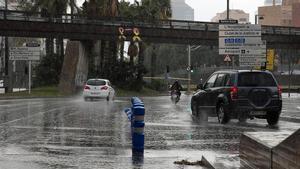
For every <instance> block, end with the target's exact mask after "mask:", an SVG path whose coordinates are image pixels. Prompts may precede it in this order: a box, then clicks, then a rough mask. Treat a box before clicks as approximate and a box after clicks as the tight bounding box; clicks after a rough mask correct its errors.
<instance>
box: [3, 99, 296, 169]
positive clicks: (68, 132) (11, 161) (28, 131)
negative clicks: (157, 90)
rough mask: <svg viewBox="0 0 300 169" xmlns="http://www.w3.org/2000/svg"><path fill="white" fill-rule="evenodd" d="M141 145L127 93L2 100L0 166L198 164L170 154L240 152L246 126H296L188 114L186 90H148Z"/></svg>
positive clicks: (194, 156)
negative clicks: (135, 139) (171, 93)
mask: <svg viewBox="0 0 300 169" xmlns="http://www.w3.org/2000/svg"><path fill="white" fill-rule="evenodd" d="M142 100H143V101H144V103H145V108H146V116H145V122H146V127H145V153H144V158H141V159H139V161H135V160H133V159H132V155H131V154H132V153H131V133H130V122H129V121H128V119H127V116H126V114H125V113H124V112H123V110H124V108H126V107H130V98H116V100H115V101H113V102H112V101H111V102H107V101H105V100H96V101H88V102H85V101H83V98H81V97H76V98H67V99H64V98H51V99H23V100H22V99H18V100H1V101H0V169H96V168H97V169H98V168H101V169H102V168H103V169H110V168H120V169H121V168H122V169H123V168H145V169H147V168H149V169H150V168H151V169H155V168H159V169H160V168H175V169H177V168H178V169H181V168H188V169H189V168H202V167H199V166H183V165H177V164H174V162H175V161H180V160H189V161H197V160H201V156H202V155H205V154H210V153H211V152H213V153H222V154H228V155H237V154H238V150H239V148H238V147H239V137H240V135H241V134H242V133H243V132H252V131H284V130H296V129H297V128H299V127H300V125H299V123H290V122H285V121H280V123H279V125H278V127H275V128H270V127H268V126H267V123H266V121H265V120H251V121H249V122H247V123H246V124H240V123H238V122H237V121H236V120H232V121H231V122H230V123H229V124H227V125H221V124H218V122H217V119H216V118H209V122H208V123H207V124H201V123H200V122H198V121H197V120H196V119H194V118H193V117H192V115H191V110H190V106H189V102H190V98H189V96H185V95H183V96H182V99H181V100H180V101H179V103H178V104H177V105H174V104H172V103H171V101H170V98H169V97H167V96H161V97H145V98H142Z"/></svg>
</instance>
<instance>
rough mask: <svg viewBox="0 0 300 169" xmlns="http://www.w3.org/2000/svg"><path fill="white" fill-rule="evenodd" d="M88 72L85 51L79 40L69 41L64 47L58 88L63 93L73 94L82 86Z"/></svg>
mask: <svg viewBox="0 0 300 169" xmlns="http://www.w3.org/2000/svg"><path fill="white" fill-rule="evenodd" d="M87 74H88V57H87V52H86V50H85V48H84V46H83V45H82V43H81V42H79V41H69V42H68V43H67V47H66V54H65V57H64V63H63V68H62V72H61V77H60V82H59V90H60V92H61V93H63V94H73V93H75V92H76V89H77V87H79V86H82V85H83V83H84V82H85V81H86V78H87Z"/></svg>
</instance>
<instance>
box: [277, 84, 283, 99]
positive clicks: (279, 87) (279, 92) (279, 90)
mask: <svg viewBox="0 0 300 169" xmlns="http://www.w3.org/2000/svg"><path fill="white" fill-rule="evenodd" d="M277 89H278V95H279V97H281V94H282V87H281V86H278V88H277Z"/></svg>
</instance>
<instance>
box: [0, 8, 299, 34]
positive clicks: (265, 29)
mask: <svg viewBox="0 0 300 169" xmlns="http://www.w3.org/2000/svg"><path fill="white" fill-rule="evenodd" d="M5 19H6V20H14V21H31V22H51V23H66V24H68V23H72V24H92V25H105V26H128V27H130V26H136V27H145V28H161V29H183V30H202V31H214V32H217V31H219V23H215V22H197V21H184V20H159V21H147V20H146V21H145V20H137V19H133V18H121V17H113V18H112V17H98V18H94V19H91V18H88V17H86V16H84V15H78V14H75V15H70V14H62V15H61V17H60V18H54V17H42V13H40V12H25V11H14V10H0V20H5ZM262 34H276V35H278V34H279V35H300V28H296V27H282V26H262Z"/></svg>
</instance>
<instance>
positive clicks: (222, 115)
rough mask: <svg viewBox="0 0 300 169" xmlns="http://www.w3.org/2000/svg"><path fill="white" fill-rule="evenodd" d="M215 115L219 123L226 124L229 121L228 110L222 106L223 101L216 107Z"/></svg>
mask: <svg viewBox="0 0 300 169" xmlns="http://www.w3.org/2000/svg"><path fill="white" fill-rule="evenodd" d="M217 116H218V120H219V123H221V124H226V123H228V122H229V121H230V116H229V112H228V111H227V109H226V108H225V107H224V104H223V103H220V104H219V106H218V107H217Z"/></svg>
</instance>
